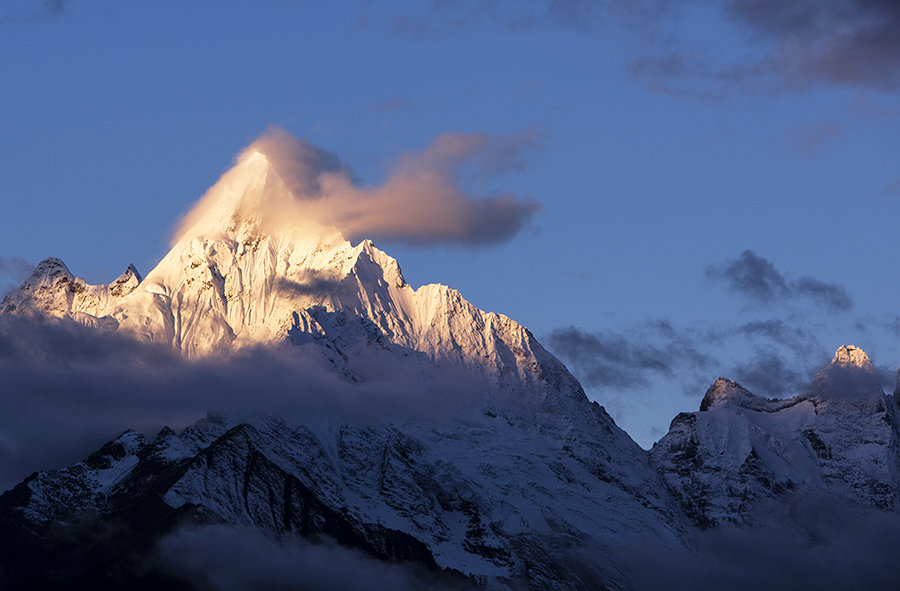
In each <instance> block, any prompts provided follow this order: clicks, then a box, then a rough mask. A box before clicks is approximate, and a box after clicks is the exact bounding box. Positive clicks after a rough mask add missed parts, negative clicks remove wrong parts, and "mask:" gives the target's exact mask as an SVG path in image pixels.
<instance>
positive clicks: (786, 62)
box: [363, 0, 900, 98]
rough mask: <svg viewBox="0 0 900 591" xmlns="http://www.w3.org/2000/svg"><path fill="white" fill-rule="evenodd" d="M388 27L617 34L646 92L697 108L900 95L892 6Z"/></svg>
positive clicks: (897, 19)
mask: <svg viewBox="0 0 900 591" xmlns="http://www.w3.org/2000/svg"><path fill="white" fill-rule="evenodd" d="M363 20H374V19H363ZM388 23H389V27H390V28H391V30H393V31H394V32H395V33H397V34H398V35H402V36H405V37H410V38H416V39H430V38H433V37H434V36H435V35H440V34H444V35H447V34H454V33H459V32H463V31H473V30H479V29H484V28H490V29H495V30H496V29H498V28H499V29H503V30H506V31H510V32H519V33H520V32H525V31H531V30H534V29H538V28H547V27H551V28H560V27H562V28H566V29H570V30H576V31H582V32H586V33H590V34H592V35H595V36H596V37H597V39H598V40H601V41H600V42H602V39H605V38H613V37H615V35H608V34H607V33H609V31H610V30H611V29H620V30H624V31H626V32H627V35H626V37H624V38H620V41H619V42H618V43H619V47H617V48H616V49H617V50H618V51H619V52H621V54H622V57H623V59H624V60H625V61H626V62H628V63H629V65H630V68H629V69H630V70H631V72H632V74H633V75H635V76H636V77H637V78H638V79H640V80H642V81H643V82H644V83H645V84H646V86H647V88H649V89H651V90H654V91H658V92H664V93H669V94H680V95H688V96H694V97H699V98H712V97H718V96H720V95H722V94H725V93H728V92H733V91H735V90H741V91H759V90H760V89H770V90H784V89H787V90H793V91H802V90H805V89H808V88H810V87H814V86H822V85H834V86H852V87H862V88H872V89H876V90H887V91H889V90H893V89H896V88H897V87H898V86H900V35H897V31H898V29H900V3H898V2H896V0H833V1H830V2H821V1H818V0H795V1H793V2H779V1H777V0H725V2H721V3H696V2H689V1H687V0H676V1H674V2H661V1H660V0H635V1H632V2H622V1H618V0H613V1H610V2H594V1H591V0H536V1H533V2H513V1H512V0H496V1H493V2H474V1H472V0H431V1H430V2H426V3H423V4H422V5H420V6H418V7H417V8H416V9H415V10H406V11H404V12H398V11H395V12H394V14H392V15H390V16H389V17H388Z"/></svg>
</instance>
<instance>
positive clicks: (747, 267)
mask: <svg viewBox="0 0 900 591" xmlns="http://www.w3.org/2000/svg"><path fill="white" fill-rule="evenodd" d="M706 276H707V277H709V278H710V279H713V280H716V281H721V282H723V283H725V284H726V286H727V287H728V289H729V291H731V292H732V293H737V294H740V295H743V296H744V297H746V298H747V299H749V300H750V301H752V302H754V303H757V304H775V303H782V302H785V301H787V300H790V299H793V298H798V297H801V298H806V299H808V300H811V301H812V302H814V303H816V304H818V305H820V306H822V307H824V308H826V309H827V310H829V311H831V312H841V311H849V310H851V309H852V308H853V299H852V298H851V297H850V295H849V294H847V291H846V290H845V289H844V288H843V286H841V285H838V284H836V283H826V282H824V281H820V280H818V279H816V278H814V277H808V276H806V277H800V278H799V279H794V280H789V279H787V278H786V277H785V276H784V275H782V273H781V272H780V271H779V270H778V269H776V268H775V265H774V264H773V263H772V262H771V261H769V260H768V259H766V258H764V257H762V256H760V255H758V254H756V253H755V252H753V251H752V250H745V251H744V252H742V253H741V255H740V256H739V257H738V258H737V259H733V260H728V261H726V262H725V263H723V264H719V265H711V266H709V267H707V269H706Z"/></svg>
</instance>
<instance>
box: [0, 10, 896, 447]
mask: <svg viewBox="0 0 900 591" xmlns="http://www.w3.org/2000/svg"><path fill="white" fill-rule="evenodd" d="M703 4H705V3H696V2H688V1H687V0H684V1H679V2H659V1H658V0H639V1H636V2H621V1H617V0H610V1H609V2H591V1H589V0H572V1H565V0H530V1H528V2H512V1H504V0H490V1H485V2H473V1H468V0H441V1H437V0H434V1H431V2H406V3H404V2H375V1H360V2H336V3H311V2H309V3H308V2H293V1H290V0H265V1H258V2H249V1H246V2H241V1H236V0H235V1H216V2H212V1H197V2H190V3H184V2H175V1H160V2H153V3H124V2H116V1H114V0H55V1H47V2H41V1H28V0H13V1H11V2H5V3H4V5H3V7H2V8H0V56H2V57H0V79H2V80H4V84H3V89H2V91H0V178H2V179H3V182H2V183H0V203H2V212H3V213H2V215H0V290H2V291H5V290H6V289H8V288H9V287H10V286H11V285H13V284H14V283H15V282H16V281H18V280H21V279H22V273H23V270H24V269H25V268H26V265H25V264H23V263H22V261H25V262H26V263H31V264H33V263H36V262H37V261H39V260H41V259H42V258H44V257H47V256H59V257H61V258H63V259H64V260H65V261H66V263H67V264H68V266H69V267H70V269H71V270H72V271H73V272H74V273H76V274H77V275H81V276H83V277H85V278H86V279H87V280H89V281H93V282H105V281H109V280H111V279H112V278H114V277H115V276H116V275H118V274H119V273H120V272H121V271H122V270H123V269H124V268H125V266H126V265H127V264H128V263H130V262H134V263H135V264H136V265H137V267H138V268H139V269H140V270H141V271H142V272H146V271H148V270H149V269H150V268H152V267H153V266H154V265H155V263H156V262H157V261H158V260H159V259H160V258H161V257H162V255H163V254H164V253H165V251H166V248H167V243H168V239H169V237H170V235H171V232H172V229H173V227H174V224H175V222H176V220H177V219H178V217H179V216H180V215H182V214H183V213H185V212H186V211H187V209H188V208H189V207H190V205H191V204H192V203H193V202H194V201H195V200H196V199H197V198H199V197H200V196H201V195H202V194H203V192H204V191H205V189H206V188H207V187H209V186H210V185H211V184H212V183H213V182H215V180H216V179H217V178H218V176H219V175H220V174H221V173H222V172H224V170H226V169H227V168H228V167H229V165H230V163H231V161H232V158H233V157H234V155H235V154H236V153H237V152H239V151H240V150H241V148H243V147H244V146H245V145H246V144H248V143H249V142H250V141H251V140H252V139H253V138H254V137H256V136H257V135H258V134H259V133H261V132H262V131H264V130H265V129H266V128H267V127H268V126H271V125H276V126H280V127H282V128H284V129H285V130H287V131H289V132H290V133H292V134H294V135H296V136H298V137H305V138H308V139H309V140H310V141H312V142H313V143H315V144H316V145H318V146H320V147H322V148H324V149H326V150H328V151H331V152H335V153H337V154H338V155H339V157H340V158H341V160H342V161H343V162H344V163H345V164H346V165H348V166H349V167H351V168H352V169H353V171H354V172H355V174H356V175H357V177H358V178H359V179H360V182H361V183H363V184H377V183H379V182H380V181H383V180H384V179H385V178H386V176H387V174H388V171H389V169H390V166H391V163H392V162H394V161H395V160H396V159H397V158H398V157H399V156H400V155H401V154H404V153H406V152H409V151H417V150H422V149H424V148H426V147H427V146H428V145H430V144H431V142H432V141H433V140H434V138H435V137H437V136H439V135H440V134H442V133H446V132H459V133H467V132H479V133H484V134H490V135H492V136H497V137H500V138H504V137H505V138H519V139H522V138H527V140H522V141H520V142H519V143H518V144H517V145H516V146H515V150H512V149H511V150H510V152H509V154H507V156H508V160H507V161H506V163H505V166H502V167H497V168H496V170H493V171H492V172H493V174H490V175H468V176H467V177H466V178H465V179H464V181H463V182H464V184H465V188H466V189H467V191H469V192H470V193H472V194H475V195H492V194H500V193H506V192H511V193H513V194H515V195H519V196H522V197H523V198H530V199H534V200H536V201H538V202H540V203H541V206H542V208H541V210H540V212H538V213H537V214H536V215H534V216H533V217H532V218H531V219H530V221H529V223H528V224H527V225H526V226H525V227H524V228H523V229H522V230H521V231H520V232H519V233H518V234H517V235H516V236H515V237H514V238H513V239H512V240H509V241H507V242H504V243H500V244H494V245H489V246H484V245H478V246H471V245H465V244H463V245H455V246H446V245H444V246H440V245H438V246H428V247H421V246H415V245H408V244H403V243H400V242H392V241H390V240H387V241H384V240H380V241H378V242H377V243H378V245H379V246H380V247H382V248H383V249H384V250H387V251H388V252H389V253H390V254H392V255H393V256H395V257H396V258H397V259H398V260H399V261H400V263H401V265H402V266H403V269H404V273H405V274H406V276H407V280H408V281H409V282H410V283H412V284H413V285H420V284H424V283H430V282H441V283H445V284H449V285H451V286H453V287H456V288H458V289H459V290H460V291H462V293H463V294H464V295H465V296H466V297H467V298H468V299H470V300H471V301H472V302H473V303H475V304H476V305H478V306H479V307H481V308H484V309H488V310H493V311H498V312H503V313H505V314H507V315H509V316H511V317H513V318H514V319H516V320H518V321H520V322H522V323H523V324H525V325H526V326H528V327H529V328H531V329H532V331H533V332H534V333H535V334H536V335H537V336H538V338H539V339H541V340H542V342H544V343H545V344H546V345H547V346H548V347H549V348H551V350H554V351H555V352H557V353H558V354H559V355H560V356H561V357H562V358H563V359H564V361H567V362H568V363H569V365H570V367H571V368H572V369H573V371H574V372H575V373H576V375H578V376H579V377H580V378H581V379H582V381H583V383H584V385H585V388H586V390H587V391H588V393H589V395H590V396H591V397H592V398H594V399H596V400H598V401H600V402H601V403H602V404H604V405H606V406H607V408H608V410H610V412H611V414H612V415H613V416H614V418H616V420H617V421H618V422H619V424H620V425H622V426H623V427H624V428H625V429H626V430H627V431H628V432H629V433H631V434H632V436H633V437H635V439H636V440H637V441H638V442H639V443H641V444H642V445H645V446H646V445H649V444H650V443H652V441H654V440H655V439H657V438H658V437H659V436H661V435H662V434H663V432H664V430H665V429H666V428H667V426H668V421H669V420H670V419H671V418H672V417H673V416H674V414H675V413H677V412H678V411H681V410H692V409H694V408H696V406H697V405H698V404H699V401H700V398H701V397H702V395H703V391H704V390H705V388H706V387H707V386H708V385H709V384H710V383H712V381H713V380H715V378H716V377H718V376H719V375H725V376H729V377H732V378H735V379H738V380H739V381H742V382H743V383H744V384H745V385H747V386H748V387H750V388H751V390H753V391H755V392H757V393H759V394H763V395H769V396H783V395H790V394H793V393H796V392H797V391H798V390H799V389H801V388H802V384H803V383H804V382H805V381H806V380H807V379H808V378H809V377H810V372H811V371H814V370H815V368H816V367H817V366H820V365H822V364H823V363H825V362H827V361H828V359H829V358H830V354H831V352H833V351H834V349H836V348H837V347H838V346H839V345H841V344H845V343H847V344H857V345H859V346H862V347H863V348H864V349H865V350H866V351H867V352H868V353H869V354H870V356H871V357H872V358H873V360H874V361H875V363H876V364H877V365H878V366H879V367H880V368H881V370H882V371H883V373H884V381H885V386H886V388H888V389H891V388H892V387H893V377H892V376H891V373H892V372H893V371H894V369H895V368H896V367H897V365H898V364H900V346H898V342H900V320H898V314H900V306H898V305H897V304H896V303H895V300H896V296H895V294H897V293H898V292H900V268H898V267H900V262H898V257H897V256H896V250H897V246H896V235H897V231H896V225H897V221H896V220H897V218H898V213H900V207H898V206H897V201H898V199H900V157H898V155H900V95H898V89H900V9H898V8H897V5H896V3H895V2H893V1H892V0H840V1H835V2H831V3H826V4H827V5H825V6H823V5H822V4H823V3H821V2H813V1H812V0H800V1H798V2H793V3H777V2H776V3H773V2H766V1H763V0H722V2H720V3H718V4H716V5H715V6H705V5H703Z"/></svg>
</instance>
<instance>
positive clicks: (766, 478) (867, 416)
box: [650, 346, 900, 525]
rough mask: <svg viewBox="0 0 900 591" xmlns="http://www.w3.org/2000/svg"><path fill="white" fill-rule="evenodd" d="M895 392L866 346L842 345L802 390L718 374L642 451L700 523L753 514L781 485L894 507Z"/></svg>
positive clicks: (897, 457)
mask: <svg viewBox="0 0 900 591" xmlns="http://www.w3.org/2000/svg"><path fill="white" fill-rule="evenodd" d="M897 415H898V408H897V405H896V401H895V400H894V397H893V396H890V395H885V394H884V393H883V391H882V389H881V386H880V385H879V382H878V380H877V378H876V377H875V374H874V371H873V369H872V365H871V362H870V361H869V358H868V356H866V354H865V353H864V352H863V351H862V350H861V349H858V348H856V347H847V346H845V347H841V348H840V349H838V350H837V352H836V353H835V356H834V359H833V360H832V362H831V364H830V365H829V366H828V367H826V368H824V369H823V370H822V371H820V372H819V374H818V375H817V376H816V377H815V379H814V380H813V381H812V383H811V384H810V386H809V387H808V389H807V391H806V392H804V393H802V394H800V395H798V396H795V397H793V398H789V399H785V400H777V399H772V400H767V399H764V398H760V397H758V396H755V395H753V394H751V393H750V392H748V391H747V390H746V389H744V388H743V387H741V386H740V385H739V384H737V383H735V382H732V381H730V380H726V379H724V378H719V379H718V380H717V381H716V382H715V383H714V384H713V385H712V386H711V387H710V389H709V390H708V391H707V392H706V395H705V396H704V398H703V402H702V403H701V405H700V412H694V413H681V414H679V415H678V416H677V417H675V419H674V420H673V421H672V426H671V427H670V429H669V433H668V434H667V435H666V436H665V437H663V438H662V439H661V440H660V441H659V442H658V443H657V444H655V445H654V446H653V449H652V450H651V452H650V454H651V457H652V459H653V462H654V463H655V464H656V465H657V467H658V468H659V470H660V472H661V473H662V474H663V476H664V478H665V479H666V482H667V483H668V485H669V487H670V489H671V490H672V491H673V492H674V493H675V494H676V495H677V496H678V497H679V498H680V499H681V502H682V505H683V507H684V508H685V510H686V511H687V513H688V514H689V515H690V516H691V517H692V518H693V519H694V520H695V522H697V523H699V524H701V525H712V524H715V523H718V522H731V523H744V524H750V523H758V522H759V521H760V520H761V516H762V515H763V513H761V511H763V510H764V509H766V508H769V509H771V508H772V507H773V506H775V504H777V503H779V502H782V501H784V500H785V495H789V494H793V495H798V494H800V495H806V494H809V493H816V492H822V493H827V494H831V495H836V496H838V497H841V498H849V499H853V500H856V501H859V502H861V503H863V504H865V505H869V506H873V507H879V508H883V509H894V508H895V507H896V506H897V500H898V493H900V478H898V476H900V454H898V441H900V438H898V433H897V427H896V421H897Z"/></svg>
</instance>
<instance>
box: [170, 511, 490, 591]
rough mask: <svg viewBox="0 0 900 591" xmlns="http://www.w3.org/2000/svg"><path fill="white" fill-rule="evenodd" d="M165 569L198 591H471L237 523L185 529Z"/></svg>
mask: <svg viewBox="0 0 900 591" xmlns="http://www.w3.org/2000/svg"><path fill="white" fill-rule="evenodd" d="M157 555H158V557H157V560H158V564H159V567H160V568H161V569H162V570H163V572H166V573H167V574H169V575H174V576H176V577H178V578H180V579H184V580H186V581H188V582H189V583H190V584H191V585H193V586H194V587H195V588H197V589H215V590H217V591H244V590H247V591H255V590H259V591H262V590H270V589H282V590H285V591H288V590H290V591H355V590H357V589H373V588H378V589H383V590H384V591H404V590H407V589H434V590H435V591H451V590H453V589H456V590H461V589H463V588H466V589H470V588H473V586H467V587H463V586H461V585H454V584H452V583H450V582H444V581H441V580H439V578H438V576H437V575H436V574H435V573H430V572H428V571H426V570H425V569H424V568H421V567H417V566H416V565H412V564H391V563H387V562H382V561H379V560H376V559H374V558H371V557H369V556H368V555H366V554H364V553H362V552H359V551H356V550H352V549H350V548H345V547H342V546H338V545H335V544H333V543H329V542H327V541H322V542H320V543H316V544H314V543H310V542H309V541H306V540H302V539H299V538H294V537H288V538H284V539H282V540H273V539H271V538H268V537H266V536H265V535H263V534H262V532H260V531H258V530H255V529H250V528H246V527H237V526H231V525H209V526H205V527H196V528H188V529H181V530H179V531H176V532H174V533H173V534H171V535H169V536H167V537H165V538H163V540H162V541H161V542H160V544H159V547H158V550H157Z"/></svg>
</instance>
